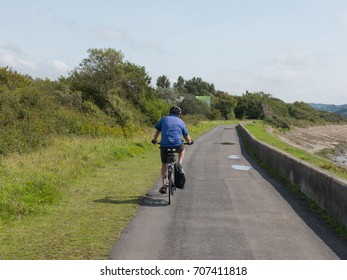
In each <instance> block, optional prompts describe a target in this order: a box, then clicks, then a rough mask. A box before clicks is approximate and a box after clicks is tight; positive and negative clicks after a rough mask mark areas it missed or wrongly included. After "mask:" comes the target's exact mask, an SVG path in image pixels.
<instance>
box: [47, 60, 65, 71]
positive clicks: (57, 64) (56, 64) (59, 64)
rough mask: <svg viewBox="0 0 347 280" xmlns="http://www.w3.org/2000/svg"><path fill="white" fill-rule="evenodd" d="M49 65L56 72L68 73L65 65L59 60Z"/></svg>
mask: <svg viewBox="0 0 347 280" xmlns="http://www.w3.org/2000/svg"><path fill="white" fill-rule="evenodd" d="M50 65H51V66H52V67H53V68H54V69H56V70H58V71H63V72H66V71H69V67H68V66H67V65H66V64H65V62H64V61H61V60H53V61H52V62H51V63H50Z"/></svg>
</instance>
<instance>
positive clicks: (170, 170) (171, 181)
mask: <svg viewBox="0 0 347 280" xmlns="http://www.w3.org/2000/svg"><path fill="white" fill-rule="evenodd" d="M167 153H168V158H167V180H168V196H169V201H168V204H171V196H173V195H174V192H175V191H176V186H175V164H176V156H175V153H177V151H176V149H167Z"/></svg>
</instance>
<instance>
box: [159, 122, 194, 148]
mask: <svg viewBox="0 0 347 280" xmlns="http://www.w3.org/2000/svg"><path fill="white" fill-rule="evenodd" d="M155 128H156V129H157V130H159V131H160V132H161V141H160V146H162V147H177V146H180V145H182V144H183V141H182V139H181V136H182V135H183V136H184V137H187V136H188V130H187V127H186V125H185V123H184V121H182V120H181V119H180V118H179V117H178V116H176V115H170V116H165V117H163V118H161V119H160V121H159V122H158V123H157V124H156V125H155Z"/></svg>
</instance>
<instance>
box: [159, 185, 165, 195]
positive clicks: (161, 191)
mask: <svg viewBox="0 0 347 280" xmlns="http://www.w3.org/2000/svg"><path fill="white" fill-rule="evenodd" d="M159 192H160V193H162V194H165V193H166V186H162V187H161V188H160V190H159Z"/></svg>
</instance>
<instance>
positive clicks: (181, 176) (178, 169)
mask: <svg viewBox="0 0 347 280" xmlns="http://www.w3.org/2000/svg"><path fill="white" fill-rule="evenodd" d="M185 183H186V174H185V173H184V171H183V168H182V166H181V165H180V164H179V163H176V164H175V186H176V188H179V189H183V188H184V185H185Z"/></svg>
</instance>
